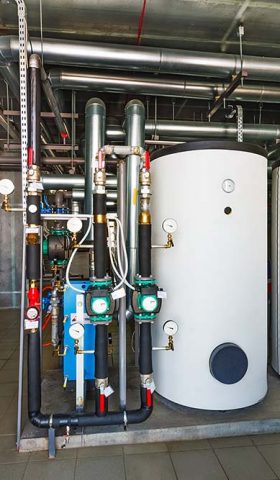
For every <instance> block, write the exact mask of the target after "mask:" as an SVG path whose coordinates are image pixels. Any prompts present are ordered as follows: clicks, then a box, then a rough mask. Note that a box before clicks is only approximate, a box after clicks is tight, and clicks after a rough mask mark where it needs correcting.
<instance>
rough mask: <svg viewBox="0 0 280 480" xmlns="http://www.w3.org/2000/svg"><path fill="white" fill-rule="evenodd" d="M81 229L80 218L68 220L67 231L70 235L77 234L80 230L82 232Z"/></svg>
mask: <svg viewBox="0 0 280 480" xmlns="http://www.w3.org/2000/svg"><path fill="white" fill-rule="evenodd" d="M82 227H83V222H82V220H81V219H80V218H77V217H73V218H70V219H69V220H68V222H67V229H68V230H69V232H71V233H78V232H79V231H80V230H82Z"/></svg>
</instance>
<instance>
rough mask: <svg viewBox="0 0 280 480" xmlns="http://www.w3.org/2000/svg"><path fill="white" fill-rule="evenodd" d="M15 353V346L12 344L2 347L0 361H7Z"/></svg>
mask: <svg viewBox="0 0 280 480" xmlns="http://www.w3.org/2000/svg"><path fill="white" fill-rule="evenodd" d="M14 352H15V346H14V344H10V345H4V346H3V347H2V348H1V349H0V359H1V360H8V358H11V357H12V355H13V354H14Z"/></svg>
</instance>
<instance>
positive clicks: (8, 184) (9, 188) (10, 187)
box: [0, 178, 15, 195]
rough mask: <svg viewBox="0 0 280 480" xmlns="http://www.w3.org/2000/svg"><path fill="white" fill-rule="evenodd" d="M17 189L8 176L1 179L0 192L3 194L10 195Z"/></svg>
mask: <svg viewBox="0 0 280 480" xmlns="http://www.w3.org/2000/svg"><path fill="white" fill-rule="evenodd" d="M14 189H15V186H14V184H13V182H12V181H11V180H9V179H8V178H3V180H0V193H1V194H2V195H10V194H11V193H13V191H14Z"/></svg>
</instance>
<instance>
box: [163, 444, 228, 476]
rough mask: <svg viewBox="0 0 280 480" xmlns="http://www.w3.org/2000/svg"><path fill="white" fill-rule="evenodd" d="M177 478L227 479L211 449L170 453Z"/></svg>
mask: <svg viewBox="0 0 280 480" xmlns="http://www.w3.org/2000/svg"><path fill="white" fill-rule="evenodd" d="M171 458H172V462H173V465H174V468H175V471H176V474H177V478H178V480H227V477H226V475H225V473H224V472H223V469H222V467H221V465H220V464H219V462H218V460H217V458H216V456H215V454H214V453H213V452H212V450H193V451H189V452H173V453H171Z"/></svg>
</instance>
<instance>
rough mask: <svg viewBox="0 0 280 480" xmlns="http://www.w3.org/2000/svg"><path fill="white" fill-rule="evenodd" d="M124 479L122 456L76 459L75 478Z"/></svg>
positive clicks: (93, 479) (81, 479)
mask: <svg viewBox="0 0 280 480" xmlns="http://www.w3.org/2000/svg"><path fill="white" fill-rule="evenodd" d="M86 479H90V480H101V479H104V480H105V479H106V480H125V471H124V463H123V457H122V456H115V457H98V458H80V459H78V460H77V465H76V475H75V480H86Z"/></svg>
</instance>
